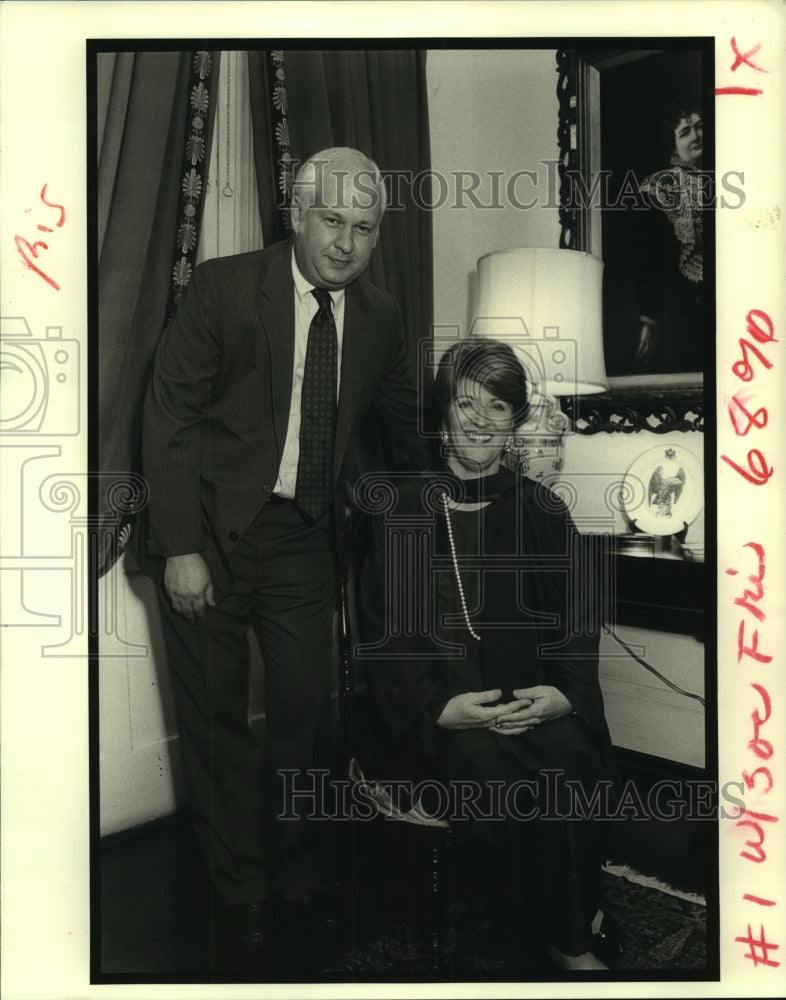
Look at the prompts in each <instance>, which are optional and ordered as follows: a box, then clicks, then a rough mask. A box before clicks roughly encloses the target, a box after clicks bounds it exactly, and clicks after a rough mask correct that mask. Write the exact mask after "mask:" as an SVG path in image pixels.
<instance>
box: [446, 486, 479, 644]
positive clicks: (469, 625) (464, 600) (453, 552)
mask: <svg viewBox="0 0 786 1000" xmlns="http://www.w3.org/2000/svg"><path fill="white" fill-rule="evenodd" d="M442 505H443V507H444V508H445V523H446V524H447V527H448V542H449V543H450V555H451V558H452V559H453V572H454V574H455V576H456V585H457V586H458V592H459V598H460V600H461V609H462V611H463V612H464V621H465V622H466V623H467V628H468V629H469V634H470V635H471V636H472V638H473V639H477V640H478V642H480V636H479V635H478V633H477V632H476V631H475V630H474V629H473V627H472V623H471V622H470V620H469V611H468V610H467V598H466V597H465V595H464V585H463V584H462V582H461V574H460V573H459V568H458V556H457V555H456V543H455V541H454V539H453V525H452V524H451V523H450V507H449V506H448V495H447V493H443V494H442Z"/></svg>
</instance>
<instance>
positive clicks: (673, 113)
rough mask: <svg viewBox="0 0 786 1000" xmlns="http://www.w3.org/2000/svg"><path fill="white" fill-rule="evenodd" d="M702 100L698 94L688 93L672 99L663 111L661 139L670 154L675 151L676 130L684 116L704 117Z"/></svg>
mask: <svg viewBox="0 0 786 1000" xmlns="http://www.w3.org/2000/svg"><path fill="white" fill-rule="evenodd" d="M701 106H702V101H701V97H700V96H699V95H698V94H687V95H685V96H684V97H680V98H678V99H677V100H674V101H671V103H670V104H669V105H668V107H667V108H666V110H665V111H664V113H663V120H662V122H661V141H662V143H663V148H664V149H665V150H666V152H667V153H668V155H669V156H671V154H672V153H673V152H674V150H675V148H676V146H675V143H674V131H675V129H676V128H677V126H678V125H679V123H680V122H681V121H682V119H683V118H690V116H691V115H698V116H699V117H700V118H703V117H704V116H703V114H702V107H701Z"/></svg>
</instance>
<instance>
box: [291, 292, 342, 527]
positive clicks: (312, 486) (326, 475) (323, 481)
mask: <svg viewBox="0 0 786 1000" xmlns="http://www.w3.org/2000/svg"><path fill="white" fill-rule="evenodd" d="M312 295H313V296H314V298H315V299H316V300H317V302H318V303H319V309H318V311H317V314H316V316H315V317H314V318H313V319H312V320H311V326H310V327H309V330H308V345H307V347H306V363H305V367H304V370H303V393H302V396H301V399H300V457H299V459H298V466H297V486H296V488H295V501H296V503H297V505H298V507H299V508H300V509H301V510H302V511H303V513H304V514H307V515H308V516H309V517H311V518H313V520H315V521H316V520H317V518H319V517H320V516H321V515H322V514H324V512H325V511H326V510H327V508H328V506H329V505H330V502H331V500H332V497H333V438H334V435H335V426H336V383H337V373H338V361H337V356H338V350H337V344H336V340H337V338H336V324H335V322H334V320H333V303H332V301H331V298H330V292H328V291H327V290H326V289H324V288H314V289H312Z"/></svg>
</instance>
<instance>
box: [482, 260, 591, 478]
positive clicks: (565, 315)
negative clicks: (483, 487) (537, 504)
mask: <svg viewBox="0 0 786 1000" xmlns="http://www.w3.org/2000/svg"><path fill="white" fill-rule="evenodd" d="M477 269H478V285H477V308H476V310H475V320H474V321H473V323H472V326H471V328H470V335H472V336H480V337H493V338H494V339H496V340H502V341H505V342H506V343H508V344H510V346H511V347H512V348H513V349H514V351H515V352H516V354H517V356H518V358H519V360H520V361H521V363H522V365H523V366H524V370H525V371H526V373H527V376H528V378H529V381H530V384H531V386H532V397H531V401H530V412H529V416H528V419H527V421H526V423H525V424H523V425H522V426H521V427H520V428H519V430H518V432H517V434H516V435H515V438H514V441H513V447H512V448H511V451H510V452H509V455H508V461H509V463H511V464H513V465H514V466H515V467H516V468H517V469H518V471H520V472H522V473H523V474H525V475H528V476H530V478H533V479H542V478H543V476H545V475H547V474H549V473H553V472H559V471H560V470H561V469H562V465H563V459H562V441H563V437H564V435H565V434H566V433H567V432H568V431H569V430H570V420H569V419H568V417H567V415H566V414H565V413H563V412H562V409H561V407H560V402H559V400H560V398H561V397H575V396H579V395H585V394H589V393H598V392H605V391H606V390H607V389H608V381H607V378H606V366H605V364H604V360H603V311H602V292H603V261H601V260H599V259H598V258H597V257H593V256H592V255H591V254H588V253H582V252H579V251H577V250H552V249H547V248H545V247H519V248H516V249H513V250H497V251H494V252H493V253H488V254H485V255H484V256H483V257H481V258H480V260H479V261H478V264H477Z"/></svg>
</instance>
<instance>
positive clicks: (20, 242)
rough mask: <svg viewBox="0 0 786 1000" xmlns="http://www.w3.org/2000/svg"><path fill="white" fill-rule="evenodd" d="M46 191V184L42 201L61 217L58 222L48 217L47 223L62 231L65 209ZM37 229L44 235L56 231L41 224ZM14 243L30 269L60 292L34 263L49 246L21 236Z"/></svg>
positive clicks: (41, 241)
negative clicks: (51, 199)
mask: <svg viewBox="0 0 786 1000" xmlns="http://www.w3.org/2000/svg"><path fill="white" fill-rule="evenodd" d="M46 189H47V185H46V184H44V186H43V187H42V188H41V201H42V202H43V204H44V205H46V206H47V208H53V209H57V211H58V212H59V217H58V218H57V220H56V221H55V219H54V218H53V217H48V218H47V221H48V222H53V223H54V225H55V227H56V228H57V229H60V228H61V226H62V225H63V224H64V223H65V220H66V212H65V208H63V206H62V205H58V204H57V203H56V202H52V201H48V200H47V196H46ZM36 228H37V229H38V230H39V232H42V233H53V232H54V231H55V230H54V229H53V228H52V227H51V226H45V225H43V224H42V223H39V224H38V226H37V227H36ZM14 242H15V243H16V249H17V250H18V252H19V256H20V257H21V258H22V260H23V261H24V262H25V264H26V265H27V267H29V268H30V270H31V271H33V272H35V274H37V275H39V277H41V278H43V279H44V281H45V282H46V283H47V284H48V285H51V286H52V288H54V289H55V291H58V292H59V291H60V285H58V283H57V282H56V281H55V280H54V278H52V277H51V276H50V275H49V274H47V273H46V271H44V270H42V269H41V267H40V266H39V265H38V263H34V262H35V261H38V259H39V253H40V251H41V250H48V249H49V244H48V243H44V241H43V240H36V241H35V242H34V243H31V242H30V241H29V240H27V239H25V238H24V237H23V236H19V235H17V236H15V237H14Z"/></svg>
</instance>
